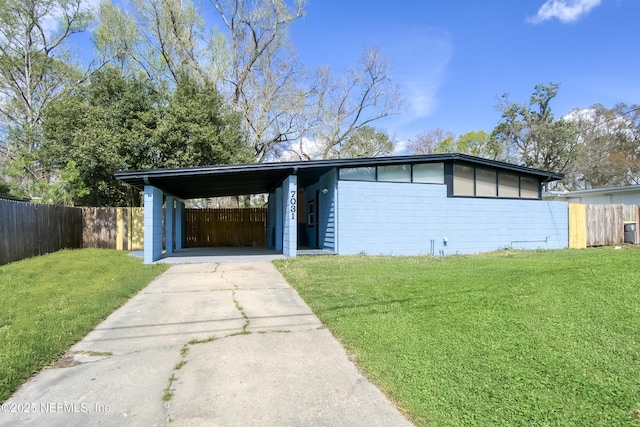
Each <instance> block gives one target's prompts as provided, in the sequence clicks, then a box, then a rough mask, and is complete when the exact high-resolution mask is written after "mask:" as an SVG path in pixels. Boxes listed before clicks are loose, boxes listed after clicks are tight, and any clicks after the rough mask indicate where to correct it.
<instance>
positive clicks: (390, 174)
mask: <svg viewBox="0 0 640 427" xmlns="http://www.w3.org/2000/svg"><path fill="white" fill-rule="evenodd" d="M378 181H391V182H411V165H394V166H378Z"/></svg>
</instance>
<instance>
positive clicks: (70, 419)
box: [0, 261, 411, 426]
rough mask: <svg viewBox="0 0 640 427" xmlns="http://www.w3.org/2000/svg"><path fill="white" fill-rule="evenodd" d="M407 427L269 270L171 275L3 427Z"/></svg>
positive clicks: (39, 387)
mask: <svg viewBox="0 0 640 427" xmlns="http://www.w3.org/2000/svg"><path fill="white" fill-rule="evenodd" d="M98 424H102V425H113V426H118V425H122V426H125V425H126V426H131V425H133V426H169V425H170V426H247V425H259V426H346V425H349V426H376V425H378V426H410V425H411V423H409V422H408V421H407V420H406V419H405V418H403V416H402V415H401V414H400V412H399V411H398V410H397V409H396V408H395V407H394V406H393V405H392V404H391V403H390V402H389V401H388V400H387V399H386V397H385V396H384V395H383V394H382V393H381V392H380V391H379V390H378V389H377V388H375V387H374V386H373V385H372V384H371V383H370V382H369V381H367V380H366V379H365V378H364V377H363V376H362V375H361V374H360V373H359V372H358V370H357V369H356V368H355V367H354V365H353V364H352V363H351V361H350V360H349V357H348V355H347V354H346V353H345V351H344V349H343V348H342V347H341V346H340V344H339V343H338V342H337V341H336V340H335V339H334V338H333V336H332V335H331V334H330V333H329V331H327V330H326V329H325V328H323V326H322V325H321V323H320V322H319V320H318V319H317V317H316V316H315V315H314V314H313V313H312V312H311V310H310V309H309V307H308V306H307V305H306V304H305V303H304V301H302V299H301V298H300V297H299V296H298V294H297V293H296V292H295V291H294V290H293V289H292V288H291V287H290V286H289V285H288V284H287V283H286V281H285V280H284V279H283V278H282V276H281V275H280V274H279V273H278V272H277V270H276V269H275V268H274V267H273V265H272V264H271V263H270V262H268V261H254V262H221V263H199V264H179V265H174V266H172V267H171V268H170V269H169V270H168V271H167V272H165V273H164V274H162V275H161V276H159V277H158V278H157V279H156V280H154V281H153V282H152V283H151V284H150V285H149V286H147V287H146V288H145V289H144V290H142V291H141V292H140V293H139V294H138V295H136V296H135V297H134V298H132V299H131V300H129V301H128V302H127V303H126V304H125V305H124V306H123V307H121V308H120V309H119V310H118V311H116V312H114V313H113V314H112V315H111V316H109V318H107V319H106V320H105V321H104V322H103V323H102V324H100V325H99V326H98V327H97V328H96V329H95V330H94V331H93V332H91V333H90V334H89V335H87V336H86V337H85V338H84V339H83V340H82V341H81V342H79V343H78V344H76V345H75V346H73V347H72V348H71V349H70V351H69V352H68V354H67V355H66V356H65V357H64V358H63V359H62V360H60V361H59V362H58V364H57V366H54V367H52V368H50V369H45V370H44V371H42V372H40V373H39V374H38V375H36V376H35V377H34V378H32V379H31V380H30V381H28V382H27V383H26V384H25V385H23V387H21V388H20V389H19V390H18V391H17V392H16V393H15V394H14V395H13V396H12V397H11V399H9V400H8V401H7V402H5V404H3V406H2V413H0V425H1V426H16V425H34V426H35V425H38V426H40V425H47V426H87V425H98Z"/></svg>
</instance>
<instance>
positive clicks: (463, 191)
mask: <svg viewBox="0 0 640 427" xmlns="http://www.w3.org/2000/svg"><path fill="white" fill-rule="evenodd" d="M474 181H475V179H474V173H473V167H472V166H465V165H460V164H454V165H453V195H454V196H475V185H474V184H475V183H474Z"/></svg>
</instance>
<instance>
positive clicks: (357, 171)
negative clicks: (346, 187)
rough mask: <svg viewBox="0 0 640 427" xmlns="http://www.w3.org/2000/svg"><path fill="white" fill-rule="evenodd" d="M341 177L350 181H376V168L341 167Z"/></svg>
mask: <svg viewBox="0 0 640 427" xmlns="http://www.w3.org/2000/svg"><path fill="white" fill-rule="evenodd" d="M340 179H344V180H348V181H375V180H376V168H375V167H368V168H345V169H340Z"/></svg>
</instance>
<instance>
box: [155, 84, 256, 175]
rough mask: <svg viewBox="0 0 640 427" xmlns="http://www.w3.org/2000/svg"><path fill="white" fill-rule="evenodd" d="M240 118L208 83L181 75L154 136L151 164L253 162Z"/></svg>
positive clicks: (194, 164)
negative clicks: (154, 156) (153, 156)
mask: <svg viewBox="0 0 640 427" xmlns="http://www.w3.org/2000/svg"><path fill="white" fill-rule="evenodd" d="M241 120H242V119H241V117H240V115H239V114H237V113H234V112H232V111H231V109H230V108H229V107H228V106H227V104H225V102H224V100H223V99H222V97H221V96H220V94H219V93H218V92H217V91H216V89H215V87H214V86H213V85H212V84H211V83H208V82H205V83H198V82H197V81H196V80H195V79H194V78H191V77H187V76H183V77H181V78H180V79H179V80H178V85H177V87H176V89H175V91H174V92H173V93H172V94H171V96H170V98H169V103H168V105H167V107H166V109H165V110H164V112H163V115H162V119H161V120H160V122H159V124H158V128H157V129H156V130H155V132H154V135H153V151H154V152H156V153H157V157H156V158H155V160H156V163H155V164H154V167H185V166H202V165H219V164H234V163H248V162H251V161H253V160H254V158H253V157H252V156H251V150H250V147H249V144H248V143H247V141H246V138H245V137H244V134H243V133H242V132H241Z"/></svg>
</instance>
